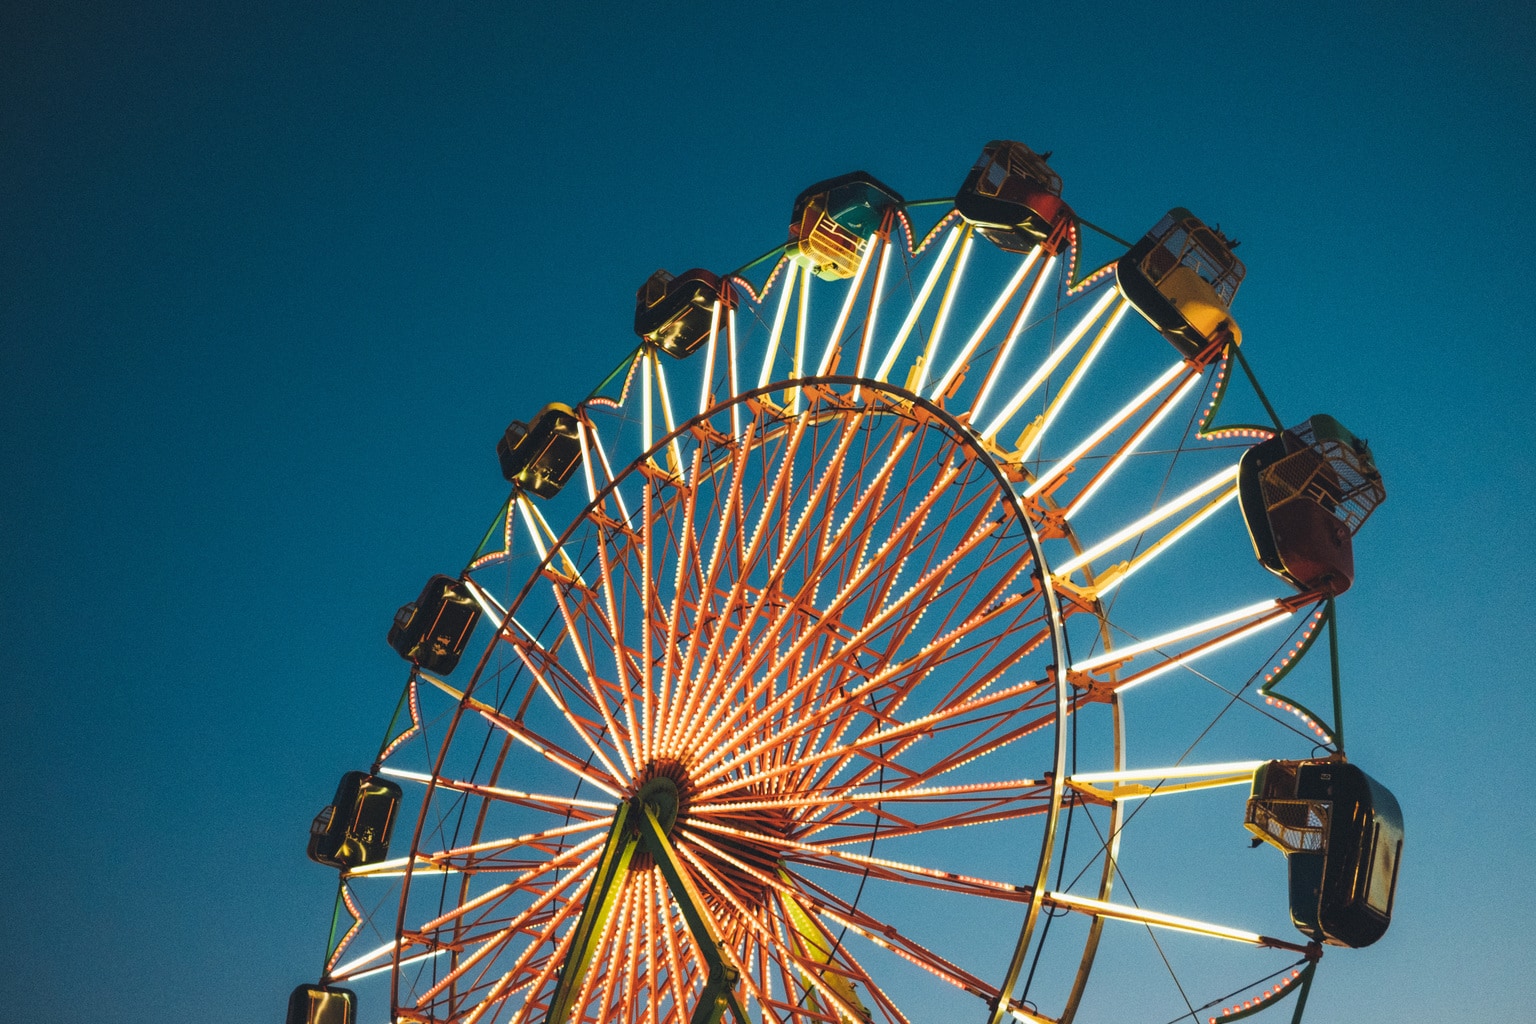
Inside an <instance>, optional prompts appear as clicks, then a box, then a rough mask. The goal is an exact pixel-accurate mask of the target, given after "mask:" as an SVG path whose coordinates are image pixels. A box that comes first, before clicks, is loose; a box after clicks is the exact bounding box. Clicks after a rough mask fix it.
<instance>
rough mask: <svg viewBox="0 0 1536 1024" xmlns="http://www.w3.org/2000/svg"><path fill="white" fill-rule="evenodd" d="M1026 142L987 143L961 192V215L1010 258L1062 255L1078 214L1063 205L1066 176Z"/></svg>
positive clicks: (957, 198) (958, 203)
mask: <svg viewBox="0 0 1536 1024" xmlns="http://www.w3.org/2000/svg"><path fill="white" fill-rule="evenodd" d="M1049 156H1050V154H1046V155H1045V156H1041V155H1040V154H1039V153H1036V152H1035V151H1034V150H1032V149H1030V148H1029V147H1028V146H1026V145H1024V143H1022V142H1010V141H1008V140H1006V139H997V140H994V141H992V142H989V143H987V145H986V147H985V148H984V149H982V151H981V157H980V158H979V159H978V160H977V161H976V164H975V166H973V167H972V168H971V172H970V173H969V174H968V175H966V178H965V182H964V184H962V185H961V186H960V191H959V192H957V193H956V194H955V209H957V210H959V211H960V216H962V217H964V218H965V219H966V220H967V221H969V222H970V223H972V224H975V225H976V229H977V230H978V231H979V232H980V233H981V236H982V237H983V238H985V239H987V240H988V241H989V242H991V243H992V244H993V245H996V246H997V247H998V248H999V249H1003V250H1004V251H1006V252H1017V253H1027V252H1029V251H1030V250H1031V249H1033V248H1034V247H1035V246H1037V245H1043V246H1044V247H1045V249H1046V251H1047V252H1051V253H1054V252H1056V251H1057V250H1058V249H1059V248H1060V246H1061V244H1062V242H1063V241H1064V240H1065V239H1066V225H1067V224H1068V223H1070V222H1071V220H1072V209H1071V207H1069V206H1067V204H1066V203H1064V202H1062V201H1061V175H1059V174H1057V173H1056V172H1055V171H1053V170H1052V169H1051V166H1050V165H1049V164H1047V163H1046V160H1047V158H1048V157H1049Z"/></svg>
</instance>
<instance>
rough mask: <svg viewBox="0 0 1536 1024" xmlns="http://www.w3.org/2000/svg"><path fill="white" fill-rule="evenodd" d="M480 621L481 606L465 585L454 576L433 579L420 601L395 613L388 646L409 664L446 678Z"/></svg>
mask: <svg viewBox="0 0 1536 1024" xmlns="http://www.w3.org/2000/svg"><path fill="white" fill-rule="evenodd" d="M479 621H480V606H479V605H478V604H476V603H475V599H474V598H473V597H471V596H470V594H469V591H468V589H467V588H466V587H465V586H464V585H463V584H461V583H460V582H459V581H458V580H456V579H454V578H453V577H451V576H442V575H438V576H433V577H432V578H431V579H430V580H428V581H427V585H426V586H425V587H423V588H422V590H421V596H420V597H418V598H416V600H415V601H413V602H411V603H410V604H407V605H402V606H401V608H400V610H399V611H397V612H395V621H394V622H393V624H391V625H390V627H389V646H391V647H393V648H394V649H395V653H397V654H399V655H400V657H402V658H404V659H405V660H406V661H409V662H412V663H414V664H416V665H419V666H420V667H422V668H424V669H426V670H427V671H428V672H437V673H439V674H441V675H447V674H448V673H450V672H452V671H453V670H454V667H455V666H456V665H458V663H459V658H460V656H461V655H463V653H464V648H465V646H467V645H468V643H469V637H470V634H471V633H473V632H474V631H475V625H476V623H478V622H479Z"/></svg>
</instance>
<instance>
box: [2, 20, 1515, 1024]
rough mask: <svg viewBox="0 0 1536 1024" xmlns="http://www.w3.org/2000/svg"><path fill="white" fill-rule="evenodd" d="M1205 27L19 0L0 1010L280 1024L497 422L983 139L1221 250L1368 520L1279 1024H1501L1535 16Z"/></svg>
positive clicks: (7, 323) (496, 487)
mask: <svg viewBox="0 0 1536 1024" xmlns="http://www.w3.org/2000/svg"><path fill="white" fill-rule="evenodd" d="M1063 6H1065V5H1063ZM1208 6H1209V5H1196V4H1189V3H1170V4H1163V5H1156V6H1153V5H1142V4H1126V3H1117V2H1111V3H1101V4H1098V5H1094V6H1093V7H1091V8H1087V7H1077V6H1073V7H1072V8H1070V9H1064V10H1051V9H1049V8H1046V7H1043V6H1035V5H1029V6H1026V5H1022V4H953V5H916V4H911V5H908V4H891V5H875V4H846V5H824V6H821V7H815V6H810V5H801V4H792V3H787V4H779V5H773V6H772V7H771V9H763V8H761V7H753V8H748V7H744V6H740V5H721V6H720V7H718V8H714V9H709V10H707V11H706V10H705V9H703V8H701V7H698V6H695V5H683V4H675V5H673V4H666V5H649V6H647V7H646V8H645V9H644V10H643V11H642V10H640V9H638V8H631V7H630V6H629V5H619V4H569V5H562V6H560V7H558V8H556V7H551V8H549V9H547V10H544V11H540V12H536V13H525V12H524V11H522V10H521V9H520V8H519V7H518V6H516V5H512V4H493V3H469V2H463V3H451V4H425V3H419V4H378V5H361V4H347V3H324V4H272V5H266V6H265V7H263V8H262V9H261V10H253V9H251V7H250V5H242V4H227V3H206V4H198V5H190V4H189V5H172V4H163V3H162V4H147V5H142V6H139V7H131V8H123V7H119V6H115V5H105V4H79V3H70V2H58V3H47V4H43V3H15V4H11V5H9V6H8V7H7V8H6V10H5V12H4V13H3V14H0V139H3V140H4V144H3V148H0V238H4V239H5V244H3V245H0V281H3V284H0V424H3V427H0V468H3V470H4V479H5V480H6V486H5V487H4V488H3V493H0V538H3V542H0V569H3V579H4V581H5V583H6V586H5V587H4V588H3V593H0V622H3V623H4V624H5V625H4V629H5V636H6V638H7V640H8V641H9V642H8V645H7V646H8V647H9V650H10V657H8V658H7V659H6V662H5V668H4V681H5V686H4V690H5V692H6V694H7V696H6V698H5V705H4V706H5V708H6V711H7V713H6V715H5V716H4V723H5V725H4V733H5V736H6V740H7V746H8V747H9V749H10V750H11V751H12V761H11V768H10V771H9V773H8V775H9V778H8V782H9V786H8V793H7V795H6V797H5V799H4V800H3V801H0V821H3V822H4V827H5V830H6V833H7V835H8V836H9V837H10V840H11V846H10V848H11V850H12V855H11V857H10V858H9V859H8V863H7V866H6V868H5V869H4V871H3V873H0V879H3V887H4V889H3V891H4V893H5V905H6V908H7V910H8V912H9V915H8V916H9V919H10V922H11V923H10V927H8V928H7V929H6V934H5V936H4V938H3V939H0V943H3V945H0V949H3V956H4V961H5V962H6V963H7V965H8V969H7V971H6V972H5V976H4V980H3V981H0V996H3V999H4V1002H5V1004H6V1005H7V1006H9V1007H11V1008H12V1009H13V1011H14V1012H15V1013H16V1014H17V1015H18V1016H20V1017H23V1018H26V1019H38V1020H48V1019H82V1020H84V1019H104V1020H114V1021H122V1022H136V1021H149V1020H157V1021H160V1020H194V1019H202V1018H204V1017H205V1016H206V1015H207V1014H208V1013H209V1012H210V1011H212V1010H213V1008H217V1009H216V1011H215V1012H217V1013H218V1014H219V1016H221V1017H222V1018H224V1019H228V1020H232V1021H246V1020H250V1021H260V1020H270V1019H272V1018H274V1017H275V1016H276V1015H277V1014H279V1013H281V1012H282V1005H283V1001H284V999H285V998H286V993H287V991H288V989H289V988H290V987H292V985H294V984H297V983H298V982H300V981H303V980H308V979H309V976H310V975H312V974H313V972H314V967H315V963H316V961H317V960H318V959H319V952H320V951H319V947H320V945H321V943H322V941H323V932H324V929H325V925H326V924H327V921H328V911H329V889H328V884H329V878H328V874H327V872H325V871H324V870H323V869H320V868H318V867H316V866H315V865H312V864H310V863H309V862H307V861H306V860H304V858H303V852H302V851H303V842H304V833H305V829H306V827H307V825H308V821H309V818H310V816H311V815H312V814H313V812H314V810H315V809H316V808H317V807H318V806H319V805H320V804H321V803H323V802H324V800H325V799H326V798H327V797H328V795H329V792H330V788H331V787H332V785H333V784H334V779H335V777H336V776H337V775H338V774H339V772H340V771H342V770H345V769H347V768H350V767H355V766H356V765H357V764H358V763H359V762H361V761H362V760H363V759H365V758H366V756H367V754H368V753H369V752H370V751H371V750H372V748H373V745H374V744H375V743H376V742H377V737H378V735H379V732H380V730H381V729H382V727H383V725H384V723H385V722H386V721H387V719H388V715H389V711H390V709H391V708H392V707H393V703H394V698H395V695H396V693H397V692H398V686H399V681H400V678H401V674H402V673H401V665H400V663H399V661H398V660H397V659H395V657H394V655H393V654H392V652H390V651H389V650H388V648H387V647H386V646H385V645H384V643H383V641H382V637H383V632H384V630H385V628H386V627H387V624H388V621H389V617H390V615H391V614H392V612H393V610H394V608H395V607H396V606H397V605H398V604H400V603H401V602H403V601H405V600H407V599H409V598H410V597H412V596H414V594H415V592H416V590H417V589H418V588H419V586H420V582H421V580H422V579H424V578H425V577H426V576H427V575H429V574H430V573H432V572H437V571H452V567H456V566H458V565H461V564H463V562H464V561H465V559H466V557H467V555H468V554H469V552H470V550H471V549H472V548H473V546H474V544H475V543H476V542H477V541H478V539H479V537H480V533H481V531H482V530H483V528H484V524H485V521H486V518H487V510H488V509H494V507H495V505H496V504H497V503H498V502H499V501H500V500H501V499H502V498H504V496H505V495H504V491H505V487H504V484H503V481H502V480H501V479H500V477H499V474H498V473H497V470H496V464H495V461H494V456H493V455H492V448H493V445H494V442H495V439H496V437H497V436H498V435H499V434H500V432H501V430H502V429H503V428H504V427H505V425H506V422H507V421H508V420H509V419H511V418H514V417H517V416H521V415H524V414H526V413H527V412H528V411H530V410H531V409H532V408H536V407H537V406H538V405H540V404H542V403H543V402H545V401H548V400H554V399H562V398H563V399H565V400H570V399H571V398H574V397H578V396H579V395H582V394H585V393H586V391H587V390H588V389H589V388H590V386H591V384H592V383H593V382H594V381H595V379H596V378H598V377H599V376H600V375H601V373H602V372H605V371H606V369H607V368H608V367H610V366H611V365H613V364H614V363H615V362H616V361H617V360H618V359H619V358H620V357H621V356H622V355H623V354H624V352H625V351H627V350H628V348H629V347H630V346H631V345H632V344H633V335H632V334H631V333H630V316H631V311H632V302H633V294H634V288H635V287H636V285H637V284H638V283H639V282H640V281H642V280H643V279H644V278H645V276H646V275H647V274H649V273H650V271H652V270H654V269H655V268H656V267H657V266H667V267H671V268H674V269H682V268H684V267H687V266H695V265H697V266H713V267H718V268H726V267H732V266H736V265H738V264H740V263H742V262H744V261H745V260H746V259H747V258H750V257H751V256H753V255H756V254H757V253H759V252H761V251H763V250H764V249H766V248H768V247H769V246H772V245H774V244H777V243H778V242H779V241H781V240H782V237H783V231H784V220H785V217H786V215H787V211H788V207H789V203H790V201H791V200H792V198H793V197H794V195H795V194H796V193H797V192H798V191H799V190H800V189H801V188H802V187H804V186H805V185H806V184H808V183H809V182H811V181H814V180H818V179H820V178H824V177H827V176H830V175H833V174H838V173H841V172H843V171H845V170H848V169H851V168H854V167H862V168H866V169H868V170H870V171H871V172H873V173H875V174H876V175H878V176H879V177H880V178H882V179H883V180H885V181H888V182H890V183H892V184H893V185H895V186H896V187H897V188H899V189H901V190H902V191H903V192H904V193H905V194H906V195H907V196H908V197H909V198H910V197H919V196H939V195H946V194H949V193H950V192H951V191H952V190H953V189H954V187H955V184H956V183H957V182H958V180H959V179H960V177H961V176H962V175H963V173H964V170H965V168H966V167H967V166H968V165H969V163H970V162H971V161H972V160H973V159H974V157H975V154H976V152H977V151H978V149H979V147H980V146H981V144H982V143H984V142H985V141H986V140H988V139H991V138H997V137H1005V138H1018V139H1022V140H1024V141H1027V142H1029V143H1030V144H1031V145H1032V146H1034V147H1035V148H1037V149H1051V150H1054V151H1055V154H1056V155H1055V157H1054V158H1053V165H1054V166H1055V167H1056V168H1057V169H1058V171H1059V172H1060V173H1061V174H1062V176H1063V178H1064V179H1065V181H1066V189H1067V191H1068V193H1069V195H1070V197H1071V201H1072V202H1073V204H1074V206H1076V208H1077V209H1078V210H1079V212H1080V213H1082V214H1083V215H1084V216H1086V217H1088V218H1089V219H1091V220H1093V221H1094V222H1096V223H1098V224H1101V225H1104V226H1105V227H1107V228H1109V229H1111V230H1113V231H1115V232H1117V233H1119V234H1121V235H1123V236H1127V237H1136V236H1138V235H1139V234H1140V233H1141V232H1142V231H1144V230H1145V229H1146V227H1148V226H1149V225H1150V224H1151V223H1152V222H1153V221H1154V220H1156V219H1157V217H1158V216H1160V215H1161V213H1162V212H1163V211H1164V210H1166V209H1167V208H1168V207H1169V206H1172V205H1176V204H1177V205H1184V206H1188V207H1190V208H1192V209H1194V210H1195V211H1196V212H1198V213H1200V214H1201V215H1202V216H1204V217H1206V218H1207V219H1209V220H1212V221H1220V222H1221V223H1222V225H1223V226H1224V227H1225V228H1227V229H1228V230H1229V231H1230V232H1231V233H1233V234H1235V235H1237V236H1238V237H1240V238H1241V239H1242V240H1243V249H1242V251H1241V255H1242V256H1243V257H1244V258H1245V260H1246V261H1247V264H1248V268H1249V275H1248V279H1247V282H1246V283H1245V284H1244V286H1243V290H1242V293H1241V294H1240V296H1239V298H1238V305H1237V312H1238V313H1239V315H1240V318H1241V322H1242V324H1243V328H1244V333H1245V338H1246V339H1247V340H1246V344H1245V351H1247V352H1248V354H1249V358H1250V360H1251V361H1252V362H1253V364H1254V365H1255V369H1256V370H1257V371H1258V373H1259V374H1260V376H1261V377H1262V379H1263V380H1264V381H1265V385H1266V388H1267V390H1268V391H1269V394H1270V396H1271V398H1272V399H1273V400H1274V401H1275V403H1276V404H1277V405H1278V406H1279V407H1280V408H1281V409H1282V413H1283V415H1285V416H1286V417H1287V418H1288V419H1300V418H1301V417H1303V416H1305V415H1308V414H1310V413H1312V412H1315V411H1330V412H1334V413H1335V414H1336V415H1339V416H1340V418H1341V419H1344V420H1345V421H1346V422H1347V423H1348V424H1349V425H1350V426H1351V427H1352V428H1354V429H1355V430H1357V431H1358V432H1359V433H1362V434H1364V435H1366V436H1368V437H1369V438H1370V440H1371V442H1372V445H1373V448H1374V450H1375V452H1376V456H1377V459H1378V462H1379V464H1380V465H1381V466H1382V468H1383V472H1384V474H1385V476H1386V482H1387V487H1388V491H1389V499H1388V502H1387V503H1386V504H1385V505H1384V506H1383V507H1382V509H1381V511H1380V512H1379V513H1378V514H1377V515H1376V517H1375V518H1373V519H1372V521H1371V522H1370V524H1369V525H1368V527H1367V530H1366V531H1365V532H1364V533H1363V534H1362V536H1361V539H1360V542H1359V545H1358V551H1359V554H1358V556H1357V557H1358V560H1359V564H1360V578H1359V582H1358V583H1357V585H1356V586H1355V588H1354V589H1353V590H1352V591H1351V592H1350V593H1349V594H1348V595H1347V596H1346V597H1345V598H1344V599H1343V600H1342V601H1341V614H1342V616H1343V638H1344V643H1345V672H1346V680H1347V683H1346V685H1347V686H1348V688H1349V700H1350V704H1349V706H1350V722H1349V727H1350V750H1351V754H1352V756H1354V757H1355V758H1356V759H1357V760H1359V761H1360V762H1361V763H1362V764H1368V765H1369V770H1370V771H1371V772H1372V774H1373V775H1376V776H1377V777H1379V778H1381V779H1383V780H1385V781H1387V782H1388V783H1389V785H1391V786H1392V787H1393V788H1394V790H1395V791H1396V792H1397V794H1398V796H1399V798H1400V800H1401V802H1402V804H1403V808H1404V813H1405V816H1406V818H1407V821H1408V846H1407V850H1406V854H1405V866H1404V869H1403V875H1402V882H1401V886H1400V890H1399V895H1398V913H1397V919H1396V921H1395V923H1394V926H1393V929H1392V931H1391V932H1390V933H1389V934H1388V936H1387V937H1386V939H1384V940H1383V941H1382V942H1381V943H1380V944H1378V945H1377V946H1375V947H1372V948H1371V949H1369V950H1365V951H1361V952H1358V953H1354V954H1350V953H1348V952H1347V951H1346V952H1341V953H1339V954H1336V955H1331V956H1330V957H1329V958H1328V959H1327V961H1326V962H1325V965H1324V969H1323V971H1322V973H1321V975H1320V981H1319V988H1318V990H1317V994H1316V995H1315V996H1314V1000H1315V1002H1314V1004H1313V1005H1314V1010H1315V1016H1314V1017H1313V1018H1311V1019H1317V1020H1330V1019H1350V1020H1355V1021H1364V1022H1372V1021H1383V1022H1385V1021H1393V1020H1400V1019H1435V1018H1449V1019H1456V1018H1460V1017H1463V1016H1468V1015H1470V1014H1471V1013H1474V1012H1475V1013H1478V1014H1480V1015H1483V1016H1487V1017H1498V1016H1506V1017H1507V1016H1519V1010H1518V1009H1517V1008H1522V1007H1525V1006H1528V1005H1529V1002H1530V999H1531V998H1532V996H1536V987H1533V983H1532V981H1531V979H1530V971H1529V968H1530V953H1529V948H1528V947H1529V943H1528V942H1527V940H1526V928H1527V925H1528V922H1529V919H1530V917H1531V914H1532V912H1533V911H1536V906H1533V903H1532V897H1531V895H1530V891H1529V887H1528V886H1525V885H1523V884H1522V882H1523V879H1524V877H1525V876H1527V875H1528V874H1529V873H1530V871H1531V869H1532V868H1533V867H1536V864H1533V857H1532V854H1531V840H1532V838H1533V837H1532V833H1531V829H1530V826H1529V825H1528V823H1527V816H1526V815H1525V814H1524V813H1523V811H1522V805H1521V804H1519V803H1518V802H1514V801H1512V800H1511V799H1510V798H1509V794H1511V793H1512V792H1518V791H1516V790H1513V789H1512V786H1511V784H1512V783H1514V782H1516V781H1517V780H1518V779H1520V778H1521V776H1522V773H1523V770H1524V769H1525V757H1524V755H1525V753H1526V749H1527V744H1528V743H1529V740H1530V737H1531V735H1532V732H1533V729H1536V706H1533V701H1532V698H1531V696H1530V691H1529V689H1528V687H1527V676H1528V674H1529V664H1530V660H1531V655H1532V654H1533V653H1536V650H1533V644H1532V641H1531V624H1532V621H1533V611H1536V609H1533V588H1532V585H1531V583H1530V574H1531V570H1532V568H1533V566H1532V561H1533V560H1532V557H1531V555H1530V553H1529V547H1528V544H1529V542H1528V533H1529V531H1528V529H1527V519H1528V510H1529V508H1530V507H1531V505H1532V503H1533V500H1536V493H1533V492H1536V461H1533V457H1532V454H1531V448H1530V443H1529V438H1530V436H1531V434H1532V428H1533V427H1536V424H1533V422H1532V420H1533V417H1532V415H1531V412H1530V403H1529V398H1528V393H1529V391H1530V389H1531V388H1532V386H1533V385H1536V357H1533V355H1532V347H1531V346H1530V344H1529V343H1528V342H1529V338H1530V326H1529V317H1528V316H1527V315H1526V311H1525V310H1524V308H1523V307H1522V306H1521V305H1520V303H1519V301H1518V300H1517V298H1516V296H1517V295H1518V294H1519V289H1520V287H1521V284H1522V281H1523V278H1524V273H1525V271H1526V270H1527V269H1528V267H1529V264H1530V260H1529V256H1528V254H1527V251H1526V247H1527V245H1528V244H1529V239H1530V238H1531V237H1532V234H1533V232H1532V228H1533V219H1536V218H1533V216H1532V212H1533V211H1532V202H1533V201H1532V198H1531V192H1530V190H1529V188H1528V187H1527V186H1526V182H1525V178H1526V177H1527V176H1528V175H1527V173H1526V172H1527V170H1528V168H1529V167H1530V166H1531V163H1532V160H1533V158H1536V152H1533V136H1532V131H1531V124H1532V123H1533V113H1536V111H1533V109H1532V108H1533V100H1536V83H1533V80H1532V72H1531V70H1530V69H1531V67H1532V66H1533V57H1536V19H1533V16H1532V14H1531V13H1530V11H1529V9H1527V8H1526V7H1525V6H1523V5H1516V4H1499V3H1495V4H1485V5H1479V6H1477V7H1472V8H1466V7H1462V6H1460V5H1452V4H1448V3H1408V4H1387V3H1375V2H1368V3H1359V4H1351V5H1347V6H1346V5H1331V4H1330V5H1308V4H1288V5H1280V4H1253V5H1241V6H1239V5H1231V6H1230V7H1223V8H1222V9H1220V10H1219V11H1217V12H1215V13H1212V11H1210V10H1209V9H1208ZM1517 176H1518V177H1517ZM1233 827H1234V828H1236V827H1237V826H1236V823H1235V822H1234V824H1233ZM1277 884H1281V883H1280V882H1279V881H1278V876H1277Z"/></svg>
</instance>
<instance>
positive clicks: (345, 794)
mask: <svg viewBox="0 0 1536 1024" xmlns="http://www.w3.org/2000/svg"><path fill="white" fill-rule="evenodd" d="M399 806H400V787H399V786H397V785H396V784H395V783H393V782H391V781H389V780H388V779H381V778H379V777H377V776H375V775H369V774H368V773H367V772H347V773H346V774H345V775H343V776H342V777H341V782H340V783H339V784H338V785H337V786H336V796H335V798H334V799H333V800H332V801H331V803H330V805H329V806H328V807H325V808H324V809H322V810H321V811H320V813H319V814H317V815H315V820H314V822H313V824H311V825H310V827H309V851H308V852H309V859H310V860H312V861H314V862H315V863H317V864H325V865H327V866H328V867H333V868H343V869H349V868H356V867H361V866H362V865H364V864H376V863H378V862H379V861H381V860H384V859H386V858H387V857H388V856H389V837H390V834H391V833H392V832H394V829H395V811H396V810H397V809H398V808H399Z"/></svg>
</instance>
